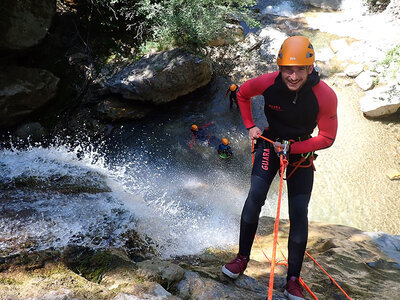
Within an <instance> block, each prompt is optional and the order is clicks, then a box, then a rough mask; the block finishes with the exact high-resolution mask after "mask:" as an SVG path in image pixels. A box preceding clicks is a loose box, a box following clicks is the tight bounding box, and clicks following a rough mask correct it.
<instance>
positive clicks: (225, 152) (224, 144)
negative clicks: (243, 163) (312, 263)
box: [217, 138, 233, 158]
mask: <svg viewBox="0 0 400 300" xmlns="http://www.w3.org/2000/svg"><path fill="white" fill-rule="evenodd" d="M217 151H218V154H219V156H220V157H221V158H229V157H231V156H232V155H233V153H232V148H231V146H229V141H228V139H226V138H223V139H222V140H221V144H219V145H218V149H217Z"/></svg>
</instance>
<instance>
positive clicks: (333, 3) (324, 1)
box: [303, 0, 342, 10]
mask: <svg viewBox="0 0 400 300" xmlns="http://www.w3.org/2000/svg"><path fill="white" fill-rule="evenodd" d="M303 2H304V4H307V5H311V6H314V7H319V8H323V9H328V10H339V9H340V6H341V4H342V1H341V0H303Z"/></svg>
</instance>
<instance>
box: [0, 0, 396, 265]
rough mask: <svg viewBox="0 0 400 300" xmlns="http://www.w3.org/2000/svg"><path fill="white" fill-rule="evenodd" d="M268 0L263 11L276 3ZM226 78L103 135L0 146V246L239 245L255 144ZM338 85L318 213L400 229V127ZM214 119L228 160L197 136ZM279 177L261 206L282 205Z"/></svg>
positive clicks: (258, 114)
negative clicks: (399, 144) (392, 169)
mask: <svg viewBox="0 0 400 300" xmlns="http://www.w3.org/2000/svg"><path fill="white" fill-rule="evenodd" d="M263 3H264V4H262V5H264V8H263V9H265V10H266V11H269V10H271V9H276V8H277V7H276V5H275V4H274V3H273V2H268V1H265V2H263ZM268 3H269V4H268ZM293 3H294V4H296V3H297V1H294V2H293V1H292V2H289V1H284V2H282V4H281V5H282V6H279V7H278V10H277V12H279V11H280V10H279V8H281V9H282V11H285V15H288V14H294V13H295V12H296V10H295V9H296V7H297V8H298V9H302V6H293V5H294V4H293ZM297 4H298V3H297ZM229 84H230V82H228V81H227V80H226V79H224V78H217V79H216V80H215V81H214V82H212V83H211V84H209V85H208V86H206V87H204V88H202V89H201V90H199V91H197V92H195V93H193V94H192V95H190V97H187V98H185V99H181V100H178V101H177V102H174V103H172V104H169V105H166V106H163V107H161V108H160V109H159V110H157V111H154V112H153V113H151V114H150V115H149V116H148V117H146V119H145V120H143V121H140V122H132V123H129V124H124V125H121V126H120V127H117V128H116V129H115V130H114V132H113V133H112V136H111V137H109V139H107V140H104V141H102V142H101V143H100V145H97V146H91V145H89V146H88V147H83V146H78V147H75V146H74V147H71V146H68V145H64V144H63V143H62V142H55V144H54V146H51V147H46V148H44V147H41V146H33V147H30V148H28V149H22V150H21V149H16V148H14V149H7V150H4V149H3V150H0V188H1V190H0V217H1V218H0V253H3V254H11V253H16V252H18V251H20V250H22V249H31V250H34V249H36V250H37V249H47V248H59V247H64V246H66V245H69V244H75V245H85V246H90V247H109V246H116V247H118V246H121V245H123V243H124V241H123V239H121V235H122V233H124V232H126V231H127V230H129V229H135V230H138V231H139V232H140V233H141V234H143V235H146V236H149V237H150V238H151V239H152V240H153V242H154V245H155V246H156V249H157V251H158V252H159V253H160V255H162V256H164V257H168V256H171V255H183V254H194V253H198V252H199V251H201V250H203V249H204V248H207V247H225V246H228V245H234V244H236V243H237V238H238V230H239V218H240V213H241V209H242V206H243V203H244V200H245V198H246V196H247V192H248V189H249V179H250V171H251V154H250V152H251V150H250V142H249V139H248V137H247V131H246V130H245V128H244V126H243V124H242V120H241V118H240V113H239V111H238V110H237V109H236V108H235V107H234V108H233V109H230V108H229V100H228V99H227V98H224V95H225V91H226V88H227V86H228V85H229ZM330 84H332V85H333V86H334V88H335V90H336V91H337V93H338V96H339V100H340V101H339V121H340V126H339V132H338V138H337V141H336V142H335V144H334V146H332V147H331V148H330V149H327V150H324V151H320V153H319V154H320V156H319V157H318V160H317V161H316V167H317V172H316V180H315V188H314V193H313V196H312V201H311V203H310V215H309V217H310V220H311V221H322V222H331V223H339V224H344V225H351V226H355V227H358V228H361V229H363V230H366V231H385V232H388V233H391V234H399V233H400V225H399V222H398V220H399V218H400V212H399V210H398V204H397V202H398V196H397V195H399V194H400V190H399V185H398V183H396V182H390V181H388V180H387V179H386V178H385V174H384V173H385V169H386V168H387V165H389V164H390V163H392V161H393V157H392V154H393V153H391V152H390V151H387V152H384V151H381V147H382V146H381V145H382V144H385V145H387V146H388V148H390V147H392V146H394V143H395V141H393V139H392V140H390V136H392V135H391V134H394V133H395V131H396V130H397V129H396V128H397V127H395V126H394V125H390V124H388V125H385V124H382V123H380V122H372V121H369V120H366V119H365V118H363V117H362V115H361V113H358V108H357V107H356V105H357V103H356V101H355V99H357V97H359V96H360V92H359V91H357V89H355V88H354V87H352V88H349V89H341V88H340V86H338V85H336V86H335V85H334V84H335V83H334V81H331V82H330ZM349 95H351V98H352V99H349ZM261 100H262V99H261V98H260V97H259V98H256V99H255V101H254V104H253V114H254V118H255V121H256V124H258V125H259V126H260V127H261V126H265V125H267V124H266V121H265V118H264V116H263V114H262V109H263V108H262V101H261ZM211 121H212V122H214V123H213V124H211V125H210V126H208V127H207V130H208V131H209V133H210V134H211V135H213V136H215V137H217V138H218V139H220V138H222V137H226V138H228V139H229V141H230V143H231V146H232V148H233V151H234V157H233V158H232V159H230V160H221V159H220V158H219V157H218V155H217V154H216V150H215V149H214V148H212V147H209V146H207V145H204V144H202V143H196V144H195V145H194V147H193V148H190V147H189V144H190V140H191V133H190V130H189V128H190V125H191V124H193V123H195V124H197V125H203V124H206V123H208V122H211ZM354 145H356V146H354ZM82 153H83V155H82ZM277 184H278V182H277V181H276V182H274V183H273V186H272V188H271V191H270V193H269V195H268V200H267V203H266V205H265V207H264V208H263V211H262V214H263V215H268V216H274V215H275V209H276V199H277ZM284 197H286V195H285V193H284ZM282 218H287V204H286V201H283V207H282Z"/></svg>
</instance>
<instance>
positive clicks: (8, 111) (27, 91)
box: [0, 66, 59, 127]
mask: <svg viewBox="0 0 400 300" xmlns="http://www.w3.org/2000/svg"><path fill="white" fill-rule="evenodd" d="M58 82H59V78H57V77H56V76H54V75H53V74H52V73H51V72H49V71H46V70H42V69H36V68H24V67H16V66H15V67H14V66H9V67H3V68H2V69H1V70H0V83H1V84H0V127H1V126H4V127H11V126H14V125H16V124H18V123H19V122H20V121H21V120H22V119H24V118H25V117H27V116H29V115H32V114H33V113H34V112H35V110H36V109H38V108H39V107H41V106H43V105H44V104H45V103H47V102H49V101H50V100H51V99H52V98H53V97H54V96H55V94H56V92H57V86H58Z"/></svg>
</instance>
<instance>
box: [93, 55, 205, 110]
mask: <svg viewBox="0 0 400 300" xmlns="http://www.w3.org/2000/svg"><path fill="white" fill-rule="evenodd" d="M211 75H212V70H211V66H210V65H209V63H208V62H207V61H206V60H204V59H201V58H199V57H196V56H194V55H192V54H190V53H187V52H184V51H182V50H180V49H174V50H169V51H165V52H161V53H157V54H154V55H149V56H147V57H145V58H142V59H141V60H139V61H137V62H134V63H132V64H129V65H125V66H123V67H121V69H120V71H119V72H117V73H116V74H115V75H113V76H111V78H109V79H107V78H106V77H105V80H104V81H103V80H100V81H98V82H97V83H98V85H99V88H98V90H99V91H101V92H102V93H107V92H108V93H111V94H117V95H120V96H122V97H123V98H125V99H130V100H136V101H142V102H150V103H153V104H162V103H167V102H170V101H172V100H175V99H177V98H178V97H179V96H183V95H187V94H189V93H190V92H193V91H194V90H196V89H198V88H200V87H202V86H204V85H206V84H207V83H209V82H210V80H211Z"/></svg>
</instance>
